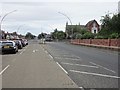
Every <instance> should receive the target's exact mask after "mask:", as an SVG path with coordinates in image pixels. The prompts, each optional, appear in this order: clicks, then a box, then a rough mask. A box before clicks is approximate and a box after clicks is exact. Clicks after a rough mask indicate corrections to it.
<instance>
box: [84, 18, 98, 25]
mask: <svg viewBox="0 0 120 90" xmlns="http://www.w3.org/2000/svg"><path fill="white" fill-rule="evenodd" d="M94 22H96V23H97V21H96V20H95V19H94V20H91V21H89V22H88V23H87V24H86V25H85V26H90V25H91V24H93V23H94ZM97 25H99V24H98V23H97Z"/></svg>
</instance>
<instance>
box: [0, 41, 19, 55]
mask: <svg viewBox="0 0 120 90" xmlns="http://www.w3.org/2000/svg"><path fill="white" fill-rule="evenodd" d="M0 43H1V52H2V53H16V52H18V47H17V45H16V44H15V42H14V41H1V42H0Z"/></svg>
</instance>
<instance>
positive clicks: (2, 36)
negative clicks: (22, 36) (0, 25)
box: [0, 30, 6, 39]
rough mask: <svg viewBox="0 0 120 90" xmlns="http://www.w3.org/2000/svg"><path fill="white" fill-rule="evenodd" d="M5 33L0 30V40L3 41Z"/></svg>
mask: <svg viewBox="0 0 120 90" xmlns="http://www.w3.org/2000/svg"><path fill="white" fill-rule="evenodd" d="M5 35H6V34H5V31H3V30H0V39H5Z"/></svg>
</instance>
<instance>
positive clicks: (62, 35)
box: [52, 29, 66, 40]
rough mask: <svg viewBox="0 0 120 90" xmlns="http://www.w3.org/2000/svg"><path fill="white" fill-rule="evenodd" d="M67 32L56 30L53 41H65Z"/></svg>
mask: <svg viewBox="0 0 120 90" xmlns="http://www.w3.org/2000/svg"><path fill="white" fill-rule="evenodd" d="M65 36H66V34H65V32H63V31H58V30H57V29H55V30H54V32H53V33H52V38H53V39H59V40H62V39H65Z"/></svg>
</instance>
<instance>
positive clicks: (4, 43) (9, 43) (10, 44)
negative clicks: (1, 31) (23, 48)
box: [2, 42, 13, 46]
mask: <svg viewBox="0 0 120 90" xmlns="http://www.w3.org/2000/svg"><path fill="white" fill-rule="evenodd" d="M4 45H9V46H13V43H12V42H2V46H4Z"/></svg>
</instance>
